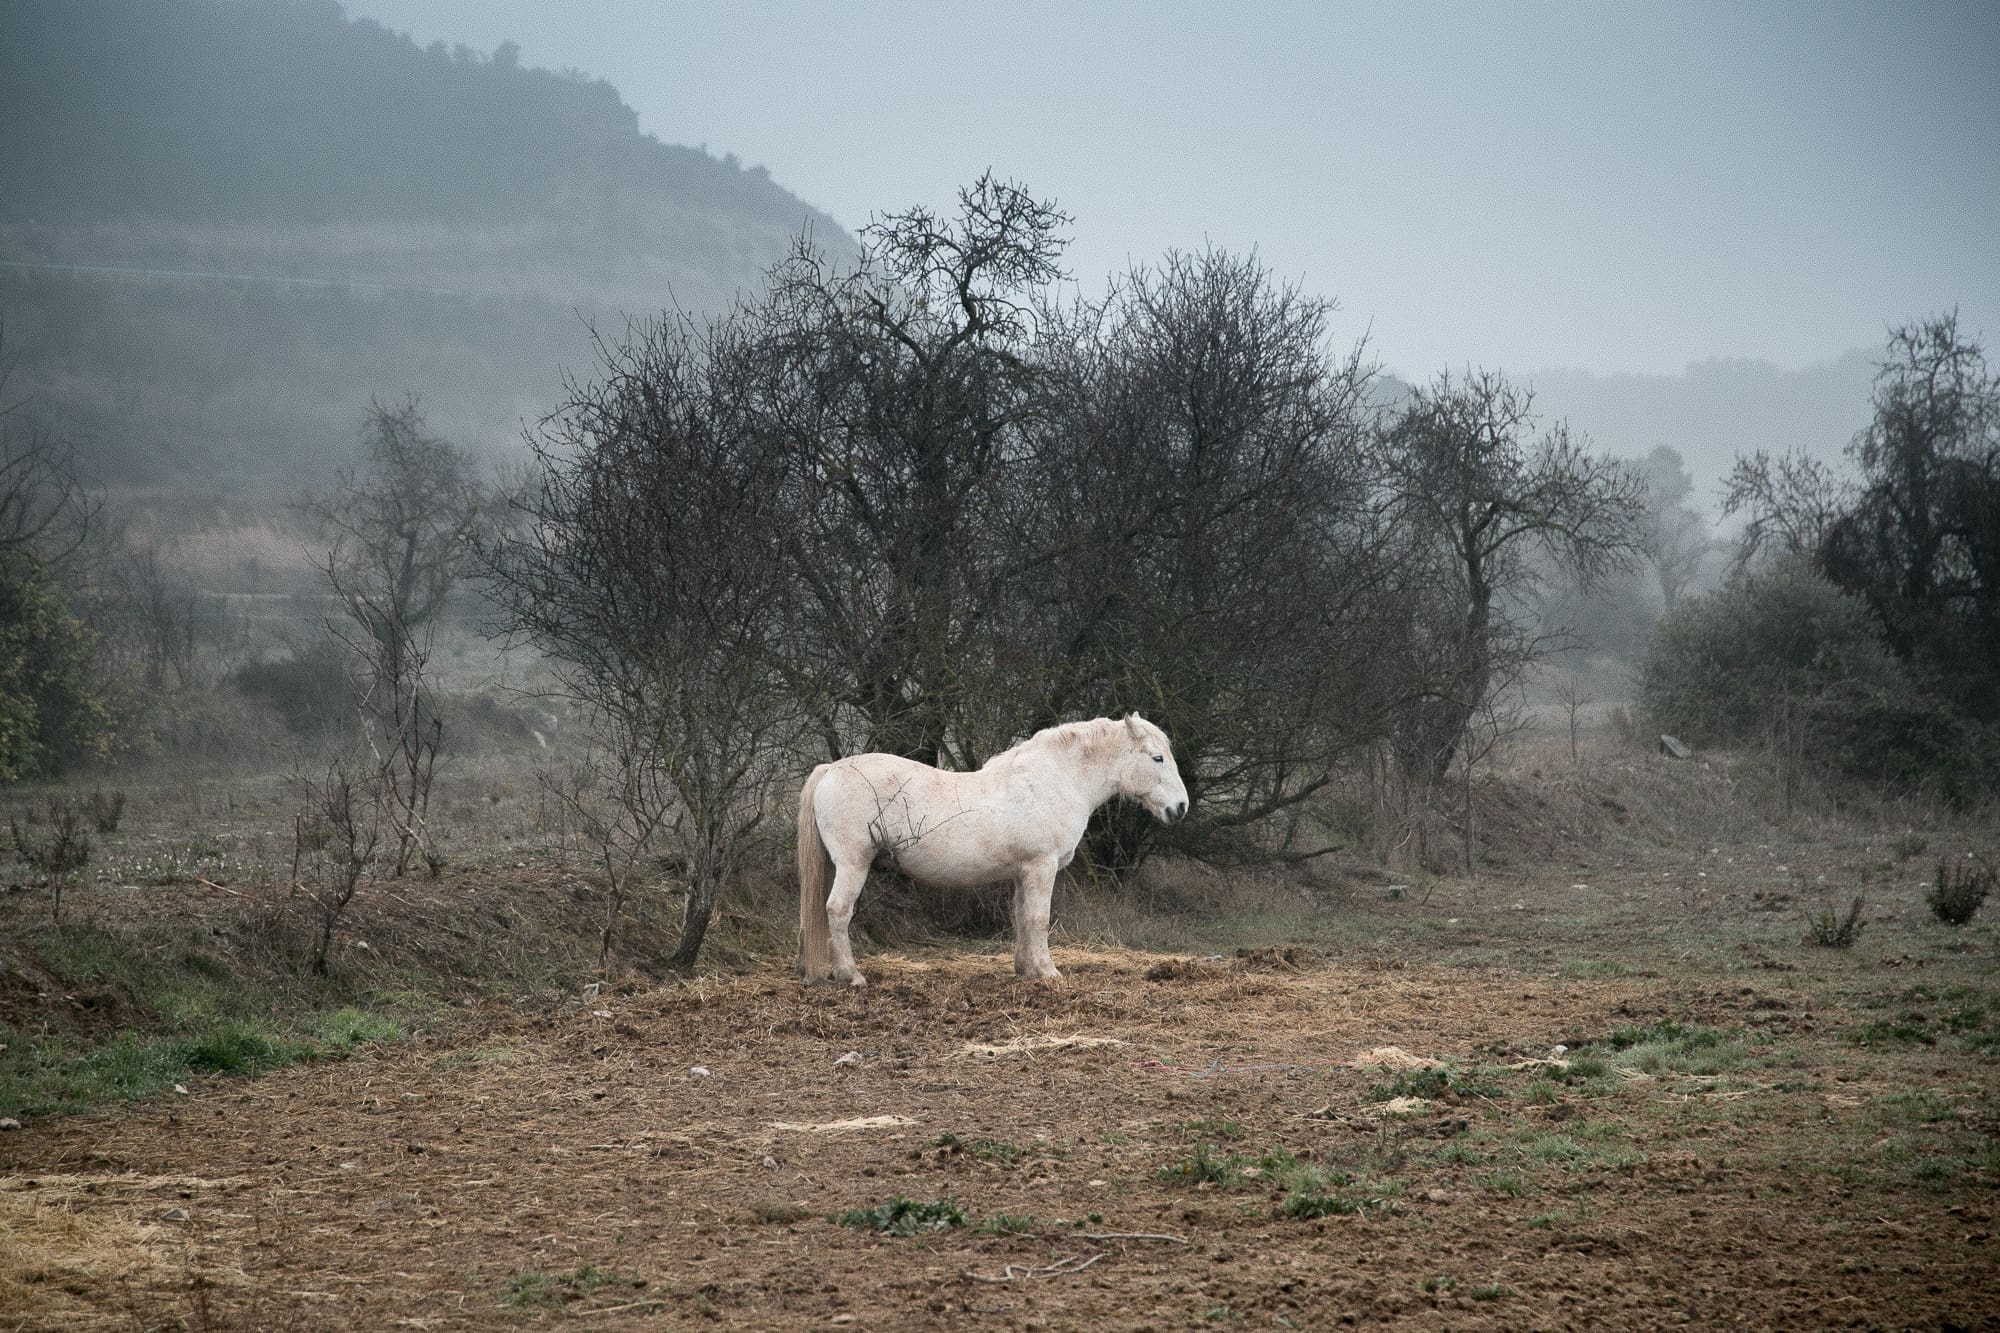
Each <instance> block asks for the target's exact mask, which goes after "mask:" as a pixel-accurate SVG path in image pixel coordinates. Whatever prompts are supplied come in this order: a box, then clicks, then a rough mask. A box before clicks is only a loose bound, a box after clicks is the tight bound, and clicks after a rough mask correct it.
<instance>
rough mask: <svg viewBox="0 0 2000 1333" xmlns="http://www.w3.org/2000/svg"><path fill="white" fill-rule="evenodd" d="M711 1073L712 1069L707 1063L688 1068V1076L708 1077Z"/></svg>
mask: <svg viewBox="0 0 2000 1333" xmlns="http://www.w3.org/2000/svg"><path fill="white" fill-rule="evenodd" d="M710 1073H711V1071H710V1069H709V1067H708V1066H707V1065H695V1066H694V1067H693V1068H691V1069H689V1070H688V1077H690V1078H708V1077H709V1076H710Z"/></svg>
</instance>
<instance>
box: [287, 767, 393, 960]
mask: <svg viewBox="0 0 2000 1333" xmlns="http://www.w3.org/2000/svg"><path fill="white" fill-rule="evenodd" d="M374 781H375V775H374V774H372V773H370V772H369V771H367V769H366V768H365V767H360V768H358V769H357V766H356V765H355V764H354V763H353V762H352V761H351V760H348V759H346V758H337V759H334V760H332V761H331V762H329V763H328V764H327V766H326V768H325V770H324V772H322V773H320V774H317V775H315V776H312V777H299V778H297V779H295V782H296V785H297V787H298V789H299V795H300V798H301V802H302V804H303V806H304V810H303V811H302V812H301V814H300V815H299V816H298V817H297V818H296V819H295V820H294V823H293V831H294V840H293V844H292V865H293V869H294V882H295V883H298V884H299V886H300V887H301V888H303V889H304V890H305V892H306V894H307V896H308V897H309V898H310V900H311V902H312V907H313V919H314V927H315V931H314V945H313V971H315V972H317V973H319V974H320V975H321V976H324V975H326V972H327V959H328V955H329V954H330V953H331V951H332V948H333V933H334V929H335V927H337V926H338V925H339V924H340V917H341V914H342V913H343V912H345V911H346V910H347V905H348V904H349V903H350V902H352V901H353V900H354V893H355V890H356V889H357V888H359V887H360V884H361V877H362V875H363V874H365V873H366V872H367V870H368V867H369V864H370V863H371V862H373V861H374V859H375V852H376V849H377V847H378V846H379V845H380V843H381V839H382V801H381V798H380V794H379V793H378V792H376V791H374V790H372V789H371V788H372V783H373V782H374ZM301 870H304V871H305V872H306V874H307V877H308V878H309V880H310V882H306V880H302V879H300V878H299V877H298V876H299V872H300V871H301Z"/></svg>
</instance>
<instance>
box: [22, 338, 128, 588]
mask: <svg viewBox="0 0 2000 1333" xmlns="http://www.w3.org/2000/svg"><path fill="white" fill-rule="evenodd" d="M13 367H14V363H13V358H12V356H11V354H9V353H8V351H7V349H6V338H5V331H4V329H0V557H5V556H10V555H13V554H15V553H17V552H18V553H28V552H32V553H33V554H34V555H35V556H36V557H37V558H38V559H40V560H41V561H43V562H45V563H46V564H48V565H50V566H57V567H59V566H64V565H67V564H69V563H70V561H71V560H72V558H74V557H75V556H77V555H79V554H80V553H81V552H82V551H83V549H84V547H85V545H86V543H88V542H89V540H90V537H91V534H92V533H93V532H94V531H95V530H96V528H97V524H98V520H99V518H100V517H101V514H102V510H103V499H102V497H101V496H100V495H99V493H98V490H97V488H96V487H94V486H92V485H91V484H90V483H89V482H87V481H86V480H84V478H83V474H82V473H81V472H80V471H79V470H78V468H77V462H76V449H75V446H74V444H73V443H72V441H71V439H70V437H69V436H68V435H67V434H66V433H65V432H63V431H61V430H59V429H57V428H56V426H55V425H54V424H53V423H52V422H50V421H49V420H48V419H47V418H45V417H44V416H42V415H41V414H39V413H38V412H36V411H35V410H34V409H33V407H32V405H31V404H30V403H29V401H28V400H27V399H26V398H25V397H16V396H14V395H13V394H12V393H11V392H10V389H9V380H10V379H11V378H12V374H13Z"/></svg>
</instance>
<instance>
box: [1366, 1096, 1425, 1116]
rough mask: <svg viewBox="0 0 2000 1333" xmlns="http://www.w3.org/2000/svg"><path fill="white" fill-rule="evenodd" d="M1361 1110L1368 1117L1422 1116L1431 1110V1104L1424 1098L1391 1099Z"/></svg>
mask: <svg viewBox="0 0 2000 1333" xmlns="http://www.w3.org/2000/svg"><path fill="white" fill-rule="evenodd" d="M1363 1109H1364V1110H1366V1111H1367V1113H1368V1114H1369V1115H1422V1114H1423V1113H1424V1112H1426V1111H1428V1110H1430V1109H1431V1103H1430V1101H1429V1099H1427V1098H1424V1097H1391V1098H1390V1099H1389V1100H1388V1101H1386V1102H1377V1103H1376V1104H1375V1105H1373V1106H1369V1107H1365V1108H1363Z"/></svg>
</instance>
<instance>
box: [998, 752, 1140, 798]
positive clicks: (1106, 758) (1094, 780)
mask: <svg viewBox="0 0 2000 1333" xmlns="http://www.w3.org/2000/svg"><path fill="white" fill-rule="evenodd" d="M1015 762H1016V763H1018V764H1024V765H1031V766H1032V767H1033V771H1035V772H1036V773H1037V774H1042V775H1047V776H1048V777H1049V778H1051V779H1053V781H1052V783H1050V784H1049V786H1059V787H1060V788H1062V789H1063V790H1064V791H1066V792H1068V793H1070V794H1072V795H1074V797H1075V798H1076V800H1077V801H1078V803H1079V804H1081V805H1082V806H1083V807H1084V813H1085V814H1088V813H1090V812H1091V811H1093V810H1095V809H1097V807H1098V806H1100V805H1103V804H1104V803H1105V802H1106V801H1108V800H1110V799H1111V798H1112V797H1113V796H1116V795H1117V794H1118V783H1117V780H1116V779H1115V778H1114V777H1113V776H1112V774H1113V772H1114V770H1115V769H1116V768H1117V765H1118V755H1117V754H1116V753H1115V752H1114V751H1112V750H1111V749H1109V748H1108V747H1104V746H1093V745H1083V746H1080V747H1078V749H1077V750H1075V751H1072V750H1070V749H1069V748H1068V746H1066V745H1064V746H1061V747H1060V748H1057V747H1048V748H1043V747H1035V748H1034V749H1033V750H1030V751H1029V752H1027V753H1024V754H1021V755H1019V756H1017V757H1016V759H1015ZM1044 790H1048V786H1045V787H1044Z"/></svg>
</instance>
